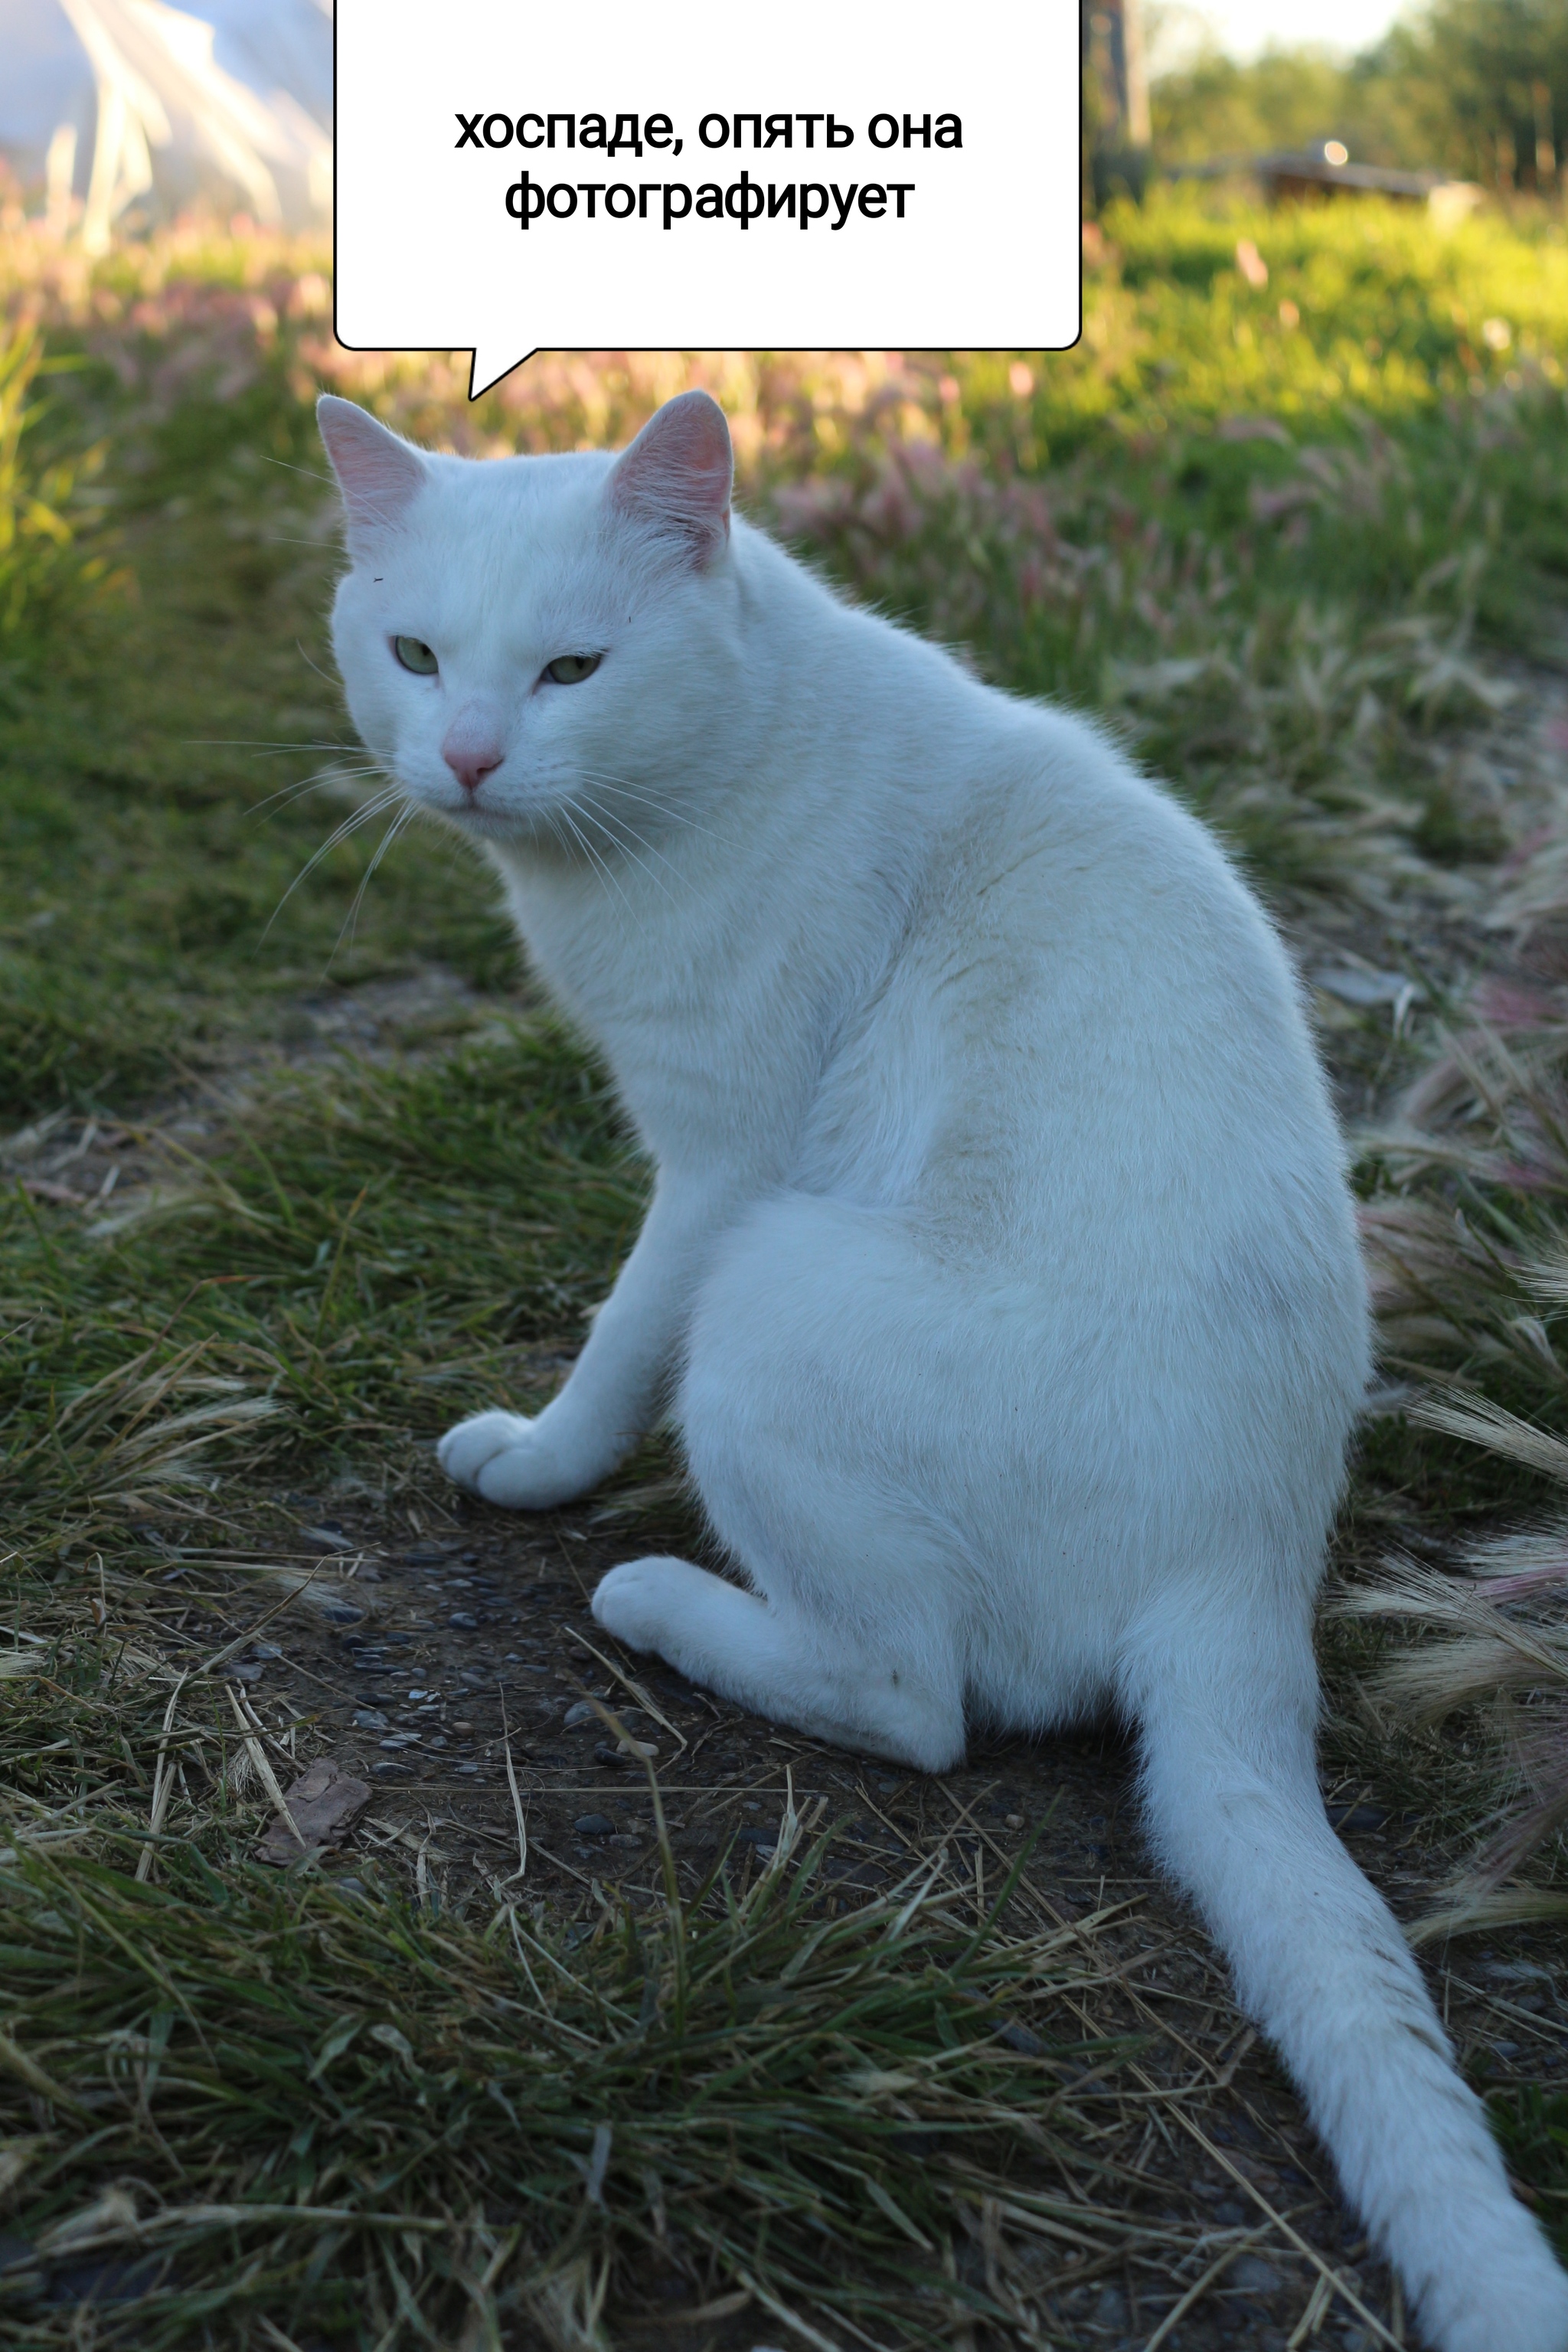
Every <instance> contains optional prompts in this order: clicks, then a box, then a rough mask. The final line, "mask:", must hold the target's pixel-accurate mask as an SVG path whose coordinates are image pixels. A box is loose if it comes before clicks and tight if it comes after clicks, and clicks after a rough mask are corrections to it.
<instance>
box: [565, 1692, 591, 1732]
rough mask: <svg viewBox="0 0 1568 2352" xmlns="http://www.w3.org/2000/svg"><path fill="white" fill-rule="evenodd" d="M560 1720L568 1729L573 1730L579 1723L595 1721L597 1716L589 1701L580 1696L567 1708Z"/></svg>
mask: <svg viewBox="0 0 1568 2352" xmlns="http://www.w3.org/2000/svg"><path fill="white" fill-rule="evenodd" d="M561 1720H562V1722H563V1725H564V1726H565V1727H566V1729H567V1730H568V1731H575V1730H576V1728H577V1726H578V1725H579V1724H580V1723H596V1722H597V1721H598V1717H597V1715H596V1713H595V1709H594V1707H593V1705H592V1704H591V1702H590V1701H589V1700H587V1699H585V1698H580V1699H578V1700H576V1701H575V1703H574V1705H573V1706H569V1707H568V1708H567V1710H566V1712H565V1714H564V1715H563V1717H562V1718H561Z"/></svg>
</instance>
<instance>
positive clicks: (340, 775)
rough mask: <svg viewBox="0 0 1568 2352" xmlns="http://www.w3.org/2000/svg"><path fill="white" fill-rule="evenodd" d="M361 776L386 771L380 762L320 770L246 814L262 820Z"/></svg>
mask: <svg viewBox="0 0 1568 2352" xmlns="http://www.w3.org/2000/svg"><path fill="white" fill-rule="evenodd" d="M361 776H382V777H384V776H386V771H385V769H384V767H383V766H382V765H381V763H380V761H376V762H375V764H374V766H371V767H363V768H339V767H331V768H318V769H317V770H316V772H315V774H314V775H313V776H303V777H300V778H299V779H298V780H297V781H296V782H293V783H291V784H284V785H282V786H281V787H280V788H279V790H278V791H277V792H275V793H268V795H267V798H266V799H265V800H263V801H256V802H254V803H252V805H251V806H250V807H249V808H248V809H247V811H246V814H247V816H248V817H255V818H260V817H263V816H265V815H266V814H268V811H269V810H270V811H276V809H277V808H278V807H279V803H281V804H282V805H284V806H287V805H289V803H291V802H294V801H298V800H303V798H304V797H305V794H306V793H313V792H321V791H323V790H324V789H325V788H326V787H327V786H328V785H329V784H333V783H351V782H355V781H356V780H357V779H358V778H360V777H361ZM387 781H388V782H391V779H390V778H387Z"/></svg>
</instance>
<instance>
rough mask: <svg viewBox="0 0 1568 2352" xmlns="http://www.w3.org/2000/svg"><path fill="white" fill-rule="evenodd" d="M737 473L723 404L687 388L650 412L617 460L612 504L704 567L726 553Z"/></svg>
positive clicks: (614, 509)
mask: <svg viewBox="0 0 1568 2352" xmlns="http://www.w3.org/2000/svg"><path fill="white" fill-rule="evenodd" d="M734 478H735V459H734V453H733V451H732V450H731V446H730V428H729V426H728V425H726V424H725V422H724V412H723V410H722V409H721V407H720V405H719V404H718V402H717V401H716V400H713V399H711V398H710V396H709V394H707V393H705V392H683V393H681V394H679V398H677V399H675V400H667V401H666V402H665V404H664V406H663V407H662V408H661V409H660V410H659V411H658V415H655V416H650V417H649V419H648V421H647V424H646V425H644V426H643V429H642V431H641V432H640V433H639V434H638V435H637V439H636V440H635V441H634V442H633V443H632V445H631V446H630V447H629V448H628V449H625V450H623V451H622V453H621V455H620V457H618V458H617V459H616V467H615V470H614V472H613V473H612V474H611V476H610V487H609V505H610V510H611V512H612V513H613V514H616V515H621V516H625V517H626V519H627V520H630V521H634V522H637V523H639V524H641V525H642V526H643V527H644V528H645V529H647V530H651V531H652V532H653V533H654V535H655V536H656V537H657V538H658V539H660V540H664V541H668V543H669V544H670V545H671V547H672V549H674V550H675V551H678V552H679V553H680V554H681V555H683V556H684V558H685V559H686V561H688V562H692V563H695V564H696V565H697V566H698V567H699V568H700V567H701V566H703V565H704V564H708V563H711V562H713V561H714V559H715V557H717V556H719V555H721V554H722V553H723V551H724V547H725V543H726V541H728V539H729V536H730V493H731V488H732V487H733V484H734Z"/></svg>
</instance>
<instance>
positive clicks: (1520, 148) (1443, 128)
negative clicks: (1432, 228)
mask: <svg viewBox="0 0 1568 2352" xmlns="http://www.w3.org/2000/svg"><path fill="white" fill-rule="evenodd" d="M1355 70H1356V72H1357V74H1358V75H1359V76H1360V77H1361V78H1362V79H1363V80H1364V81H1367V82H1373V81H1377V82H1384V83H1390V82H1392V83H1394V84H1397V85H1401V86H1403V89H1404V91H1405V100H1406V104H1407V106H1408V108H1409V110H1410V115H1411V127H1412V128H1413V129H1415V131H1418V132H1419V133H1422V134H1424V135H1425V137H1426V142H1427V147H1428V154H1427V156H1426V161H1428V162H1430V163H1441V164H1445V165H1447V168H1448V169H1449V170H1450V171H1452V172H1457V173H1459V174H1460V175H1461V176H1462V177H1463V178H1466V179H1470V180H1480V181H1483V182H1485V183H1487V184H1489V185H1492V186H1495V187H1499V188H1503V189H1511V188H1534V189H1537V190H1539V191H1540V192H1541V193H1542V194H1546V193H1548V192H1549V191H1551V190H1552V189H1554V188H1555V187H1556V186H1557V184H1558V177H1559V158H1560V146H1559V142H1560V141H1561V140H1562V139H1563V136H1564V134H1565V133H1568V0H1434V5H1432V6H1431V8H1430V9H1429V10H1428V11H1427V13H1426V16H1424V17H1417V18H1415V19H1414V20H1412V21H1411V22H1409V23H1407V24H1401V25H1396V26H1394V29H1393V30H1392V31H1391V32H1390V33H1389V34H1388V36H1387V37H1386V38H1385V39H1384V40H1383V41H1381V42H1380V43H1379V44H1378V46H1377V47H1376V48H1375V49H1373V50H1372V51H1370V52H1369V53H1368V55H1367V56H1366V57H1365V58H1362V59H1359V60H1358V61H1357V66H1356V68H1355Z"/></svg>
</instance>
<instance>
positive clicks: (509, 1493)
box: [436, 1412, 591, 1511]
mask: <svg viewBox="0 0 1568 2352" xmlns="http://www.w3.org/2000/svg"><path fill="white" fill-rule="evenodd" d="M436 1458H437V1461H438V1462H439V1463H440V1465H441V1467H442V1469H443V1470H444V1471H445V1472H446V1473H447V1477H448V1478H450V1479H452V1480H454V1481H455V1483H456V1484H457V1485H458V1486H466V1487H467V1488H468V1493H469V1494H470V1495H479V1496H483V1498H484V1500H485V1501H486V1502H487V1503H496V1504H499V1505H500V1508H501V1509H502V1510H503V1511H552V1510H554V1509H555V1508H556V1507H557V1506H558V1505H560V1504H562V1503H569V1502H571V1501H572V1500H573V1499H574V1496H578V1495H580V1494H582V1493H583V1491H584V1485H585V1484H586V1483H591V1482H586V1481H584V1479H583V1477H582V1476H581V1475H579V1474H578V1472H577V1469H576V1466H575V1465H572V1464H568V1463H566V1462H563V1460H562V1458H561V1454H560V1451H559V1449H558V1448H557V1447H556V1446H554V1445H552V1444H551V1442H550V1438H549V1436H548V1434H547V1433H545V1432H544V1431H543V1428H542V1423H541V1422H538V1421H524V1420H522V1419H521V1416H520V1415H519V1414H517V1413H515V1412H477V1413H475V1415H474V1416H473V1419H472V1420H471V1421H460V1422H458V1424H457V1426H456V1428H455V1429H449V1430H448V1431H447V1434H446V1436H445V1437H444V1438H443V1439H442V1440H441V1443H440V1444H439V1445H438V1446H437V1449H436Z"/></svg>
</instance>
